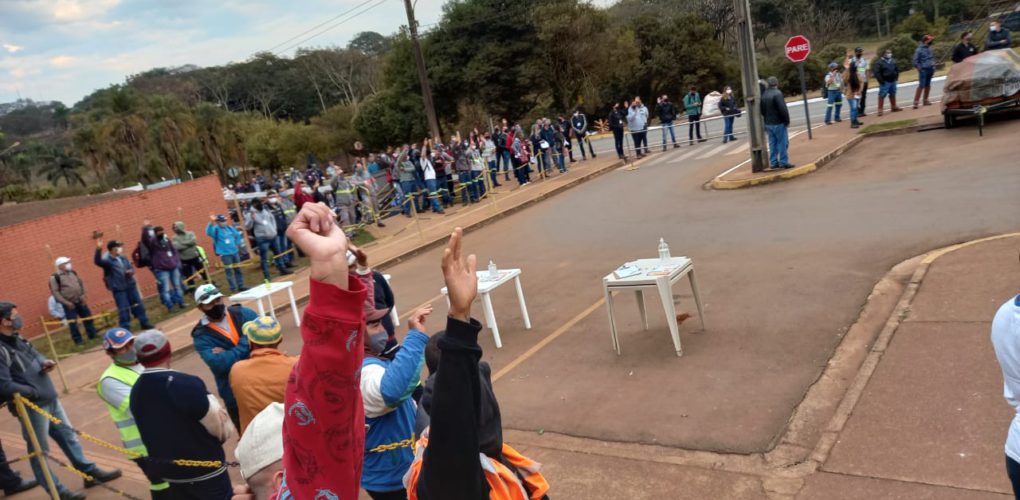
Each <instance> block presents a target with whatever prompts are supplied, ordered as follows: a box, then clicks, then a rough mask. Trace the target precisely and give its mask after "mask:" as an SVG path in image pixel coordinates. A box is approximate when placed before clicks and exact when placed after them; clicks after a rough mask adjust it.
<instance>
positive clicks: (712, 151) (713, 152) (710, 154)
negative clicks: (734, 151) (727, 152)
mask: <svg viewBox="0 0 1020 500" xmlns="http://www.w3.org/2000/svg"><path fill="white" fill-rule="evenodd" d="M732 147H733V146H730V145H729V144H720V145H718V146H716V147H714V148H712V149H709V150H708V151H706V152H705V154H703V155H701V156H698V157H697V158H695V159H696V160H704V159H705V158H711V157H713V156H715V155H716V153H718V152H720V151H722V150H724V149H729V148H732Z"/></svg>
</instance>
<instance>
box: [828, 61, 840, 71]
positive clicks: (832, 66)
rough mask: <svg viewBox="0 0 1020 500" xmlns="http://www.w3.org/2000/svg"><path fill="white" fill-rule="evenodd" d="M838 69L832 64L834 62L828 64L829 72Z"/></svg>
mask: <svg viewBox="0 0 1020 500" xmlns="http://www.w3.org/2000/svg"><path fill="white" fill-rule="evenodd" d="M838 67H839V65H838V64H836V63H834V62H832V63H829V70H834V69H836V68H838Z"/></svg>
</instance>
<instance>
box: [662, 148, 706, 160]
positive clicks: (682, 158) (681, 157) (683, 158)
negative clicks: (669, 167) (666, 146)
mask: <svg viewBox="0 0 1020 500" xmlns="http://www.w3.org/2000/svg"><path fill="white" fill-rule="evenodd" d="M687 148H688V149H690V151H688V152H686V153H684V154H682V155H680V156H678V157H676V158H673V159H672V160H670V161H669V162H670V163H680V162H682V161H684V160H686V159H687V158H688V157H689V156H691V155H693V154H696V153H698V152H700V151H701V150H700V149H695V148H694V147H693V146H687Z"/></svg>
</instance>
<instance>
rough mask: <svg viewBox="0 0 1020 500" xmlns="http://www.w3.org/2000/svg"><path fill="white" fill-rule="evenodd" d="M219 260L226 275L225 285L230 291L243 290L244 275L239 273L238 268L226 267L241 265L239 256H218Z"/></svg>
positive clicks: (239, 269)
mask: <svg viewBox="0 0 1020 500" xmlns="http://www.w3.org/2000/svg"><path fill="white" fill-rule="evenodd" d="M220 260H222V261H223V266H224V268H225V269H224V270H225V271H226V273H227V285H228V286H229V287H230V291H231V292H233V291H236V290H240V289H242V288H244V273H242V272H241V268H240V267H234V268H231V267H227V266H230V265H234V264H240V263H241V255H240V254H236V253H235V254H234V255H220Z"/></svg>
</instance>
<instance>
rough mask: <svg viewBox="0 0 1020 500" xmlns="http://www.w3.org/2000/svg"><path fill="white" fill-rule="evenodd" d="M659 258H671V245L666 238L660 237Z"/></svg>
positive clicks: (664, 259)
mask: <svg viewBox="0 0 1020 500" xmlns="http://www.w3.org/2000/svg"><path fill="white" fill-rule="evenodd" d="M659 260H663V261H666V260H669V245H667V244H666V240H665V239H664V238H659Z"/></svg>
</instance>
